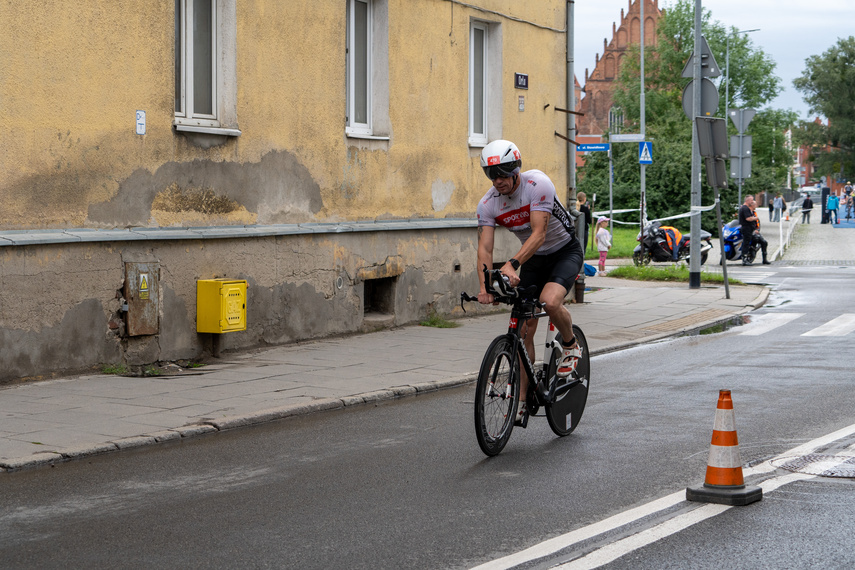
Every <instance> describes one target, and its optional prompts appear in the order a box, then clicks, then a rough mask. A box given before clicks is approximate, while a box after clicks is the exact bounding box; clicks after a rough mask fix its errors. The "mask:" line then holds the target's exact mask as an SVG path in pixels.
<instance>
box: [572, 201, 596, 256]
mask: <svg viewBox="0 0 855 570" xmlns="http://www.w3.org/2000/svg"><path fill="white" fill-rule="evenodd" d="M594 198H596V196H594ZM576 209H577V210H579V211H580V212H582V214H583V215H584V216H585V239H584V240H583V241H582V249H584V250H586V249H588V228H589V227H591V223H592V220H591V208H589V207H588V197H587V196H586V195H585V193H584V192H579V193H578V194H576Z"/></svg>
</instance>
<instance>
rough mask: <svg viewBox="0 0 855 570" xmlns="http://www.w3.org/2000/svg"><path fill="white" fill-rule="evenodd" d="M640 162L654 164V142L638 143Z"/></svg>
mask: <svg viewBox="0 0 855 570" xmlns="http://www.w3.org/2000/svg"><path fill="white" fill-rule="evenodd" d="M638 164H653V143H652V142H649V141H647V142H640V143H638Z"/></svg>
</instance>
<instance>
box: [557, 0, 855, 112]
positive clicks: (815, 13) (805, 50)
mask: <svg viewBox="0 0 855 570" xmlns="http://www.w3.org/2000/svg"><path fill="white" fill-rule="evenodd" d="M633 1H635V0H633ZM629 2H630V0H575V4H574V6H575V9H574V15H575V20H576V21H575V26H574V29H575V32H576V34H575V43H574V52H575V71H576V77H577V78H578V79H579V82H580V83H583V82H584V81H585V69H586V68H587V69H588V70H589V71H593V70H594V61H595V56H596V55H597V54H599V55H600V56H602V54H603V39H604V38H606V39H608V40H609V41H611V37H612V22H615V23H616V24H617V23H619V20H620V11H621V8H623V9H624V12H627V11H628V6H629ZM673 3H674V0H659V7H660V8H667V7H668V6H669V5H671V4H673ZM701 4H702V6H703V8H704V9H705V10H709V11H710V12H711V13H712V20H714V21H715V20H718V21H719V22H721V23H722V24H724V25H725V26H726V27H727V28H730V27H731V26H733V27H735V28H737V29H739V30H751V29H754V28H760V31H757V32H752V33H750V34H747V35H748V37H749V38H750V39H751V41H752V43H753V45H754V47H757V48H760V49H762V50H763V51H764V52H765V53H766V54H767V55H768V56H769V57H771V58H772V60H773V61H775V63H776V64H777V66H776V68H775V74H776V75H777V76H778V77H780V78H781V79H782V83H781V85H782V87H783V88H784V90H783V91H782V92H781V94H780V95H779V96H778V97H777V98H776V99H775V100H774V101H772V103H771V106H772V107H774V108H778V109H792V110H793V111H795V112H796V113H798V115H799V117H800V118H802V119H810V118H813V117H812V116H808V106H807V104H805V102H804V101H803V100H802V96H801V94H800V93H799V92H798V91H796V89H795V88H794V87H793V79H795V78H796V77H799V76H801V74H802V72H803V71H804V69H805V59H807V58H808V57H810V56H811V55H820V54H822V53H823V52H825V51H826V50H828V49H829V48H830V47H832V46H833V45H834V44H836V43H837V40H838V38H844V37H849V36H851V35H855V0H814V1H813V2H803V1H796V0H702V2H701ZM718 64H719V66H720V67H721V70H722V73H724V70H725V62H724V61H718ZM847 95H848V96H853V95H855V94H847ZM722 96H723V95H722Z"/></svg>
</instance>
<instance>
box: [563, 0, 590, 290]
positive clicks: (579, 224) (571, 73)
mask: <svg viewBox="0 0 855 570" xmlns="http://www.w3.org/2000/svg"><path fill="white" fill-rule="evenodd" d="M574 8H575V2H574V0H567V20H566V25H565V29H566V30H567V31H566V34H567V81H566V83H567V85H566V90H567V108H568V109H569V110H570V111H575V110H576V83H575V82H574V79H575V77H576V70H575V65H574V64H575V51H574V48H573V38H574V36H575V34H574V31H573V30H574V28H573V26H574V22H575V11H574ZM567 138H569V139H570V141H575V140H576V115H574V114H573V113H567ZM567 211H568V212H569V213H570V215H571V216H572V217H573V220H574V224H575V226H576V238H577V239H578V240H579V243H581V244H582V251H583V252H584V251H585V228H584V227H583V225H584V223H585V218H584V216H583V215H582V212H580V211H579V210H577V209H576V143H574V142H568V143H567ZM583 259H584V255H583ZM568 293H569V291H568ZM573 297H574V299H575V301H576V302H577V303H582V302H583V301H584V299H585V265H584V263H583V264H582V267H580V268H579V277H578V278H577V279H576V286H575V291H574V295H573Z"/></svg>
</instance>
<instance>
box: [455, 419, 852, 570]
mask: <svg viewBox="0 0 855 570" xmlns="http://www.w3.org/2000/svg"><path fill="white" fill-rule="evenodd" d="M853 434H855V424H852V425H850V426H847V427H845V428H842V429H839V430H837V431H836V432H833V433H830V434H827V435H825V436H823V437H819V438H817V439H814V440H812V441H809V442H807V443H804V444H802V445H799V446H797V447H794V448H792V449H790V450H788V451H785V452H784V453H782V454H780V455H778V456H776V457H773V458H771V459H769V460H767V461H764V462H763V463H761V464H759V465H757V466H755V467H752V468H747V469H743V476H744V477H750V476H752V475H760V474H764V473H770V472H772V471H775V469H776V467H774V466H773V465H772V461H775V460H776V459H779V458H782V457H791V456H793V455H806V454H809V453H812V452H814V451H816V450H817V449H819V448H822V447H824V446H826V445H828V444H830V443H832V442H834V441H837V440H839V439H843V438H845V437H849V436H851V435H853ZM813 477H814V476H813V475H804V474H801V473H792V474H788V475H782V476H780V477H775V478H773V479H768V480H766V481H764V482H762V483H760V484H759V486H760V487H761V488H762V489H763V492H764V493H771V492H772V491H774V490H776V489H778V488H779V487H781V486H783V485H786V484H787V483H791V482H793V481H800V480H806V479H812V478H813ZM685 500H686V491H685V489H684V490H680V491H678V492H676V493H672V494H670V495H667V496H665V497H662V498H659V499H656V500H654V501H651V502H649V503H647V504H646V505H642V506H640V507H636V508H634V509H630V510H628V511H626V512H623V513H619V514H617V515H614V516H612V517H609V518H607V519H604V520H602V521H600V522H597V523H594V524H591V525H588V526H586V527H582V528H580V529H576V530H574V531H571V532H568V533H567V534H563V535H561V536H556V537H555V538H552V539H550V540H547V541H545V542H541V543H540V544H536V545H534V546H532V547H530V548H527V549H525V550H522V551H520V552H517V553H514V554H510V555H508V556H505V557H503V558H498V559H496V560H491V561H490V562H487V563H485V564H482V565H480V566H477V567H476V568H473V569H472V570H488V569H490V570H498V569H507V568H513V567H514V566H517V565H519V564H523V563H526V562H531V561H533V560H537V559H539V558H543V557H546V556H549V555H552V554H555V553H556V552H559V551H561V550H563V549H565V548H569V547H571V546H573V545H575V544H578V543H580V542H582V541H584V540H587V539H589V538H593V537H595V536H597V535H599V534H602V533H605V532H608V531H611V530H614V529H617V528H620V527H622V526H625V525H628V524H630V523H633V522H635V521H637V520H639V519H642V518H644V517H646V516H650V515H652V514H655V513H658V512H660V511H664V510H666V509H668V508H671V507H673V506H675V505H678V504H680V503H682V502H685ZM730 508H732V507H730V506H727V505H713V504H707V505H703V506H701V507H698V508H696V509H693V510H691V511H689V512H687V513H681V514H679V515H677V516H675V517H673V518H672V519H669V520H668V521H665V522H663V523H661V524H659V525H657V526H654V527H651V528H649V529H646V530H643V531H641V532H639V533H637V534H635V535H632V536H629V537H627V538H624V539H621V540H618V541H616V542H614V543H611V544H607V545H605V546H603V547H602V548H600V549H598V550H596V551H594V552H591V553H590V554H588V555H586V556H584V557H582V558H579V559H577V560H573V561H571V562H568V563H566V564H564V565H561V566H558V568H564V569H569V568H595V567H597V566H600V565H602V564H607V563H608V562H611V561H612V560H616V559H617V558H620V557H621V556H624V555H626V554H628V553H629V552H631V551H633V550H636V549H638V548H641V547H642V546H644V545H646V544H650V543H652V542H655V541H656V540H659V539H661V538H665V537H667V536H670V535H672V534H674V533H676V532H679V531H681V530H683V529H685V528H688V527H689V526H691V525H693V524H696V523H698V522H701V521H703V520H706V519H708V518H710V517H713V516H715V515H717V514H721V513H723V512H725V511H727V510H728V509H730ZM654 537H655V538H654ZM607 549H608V550H607ZM600 552H603V553H604V554H602V555H600V554H598V553H600ZM618 552H622V553H621V554H617V555H615V553H618ZM599 556H602V558H603V560H604V561H599V562H596V563H595V564H594V565H588V564H590V563H591V562H584V563H583V562H582V561H584V560H588V561H594V560H599V558H598V557H599ZM612 556H613V557H612ZM606 559H607V560H606ZM576 563H579V566H573V564H576Z"/></svg>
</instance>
